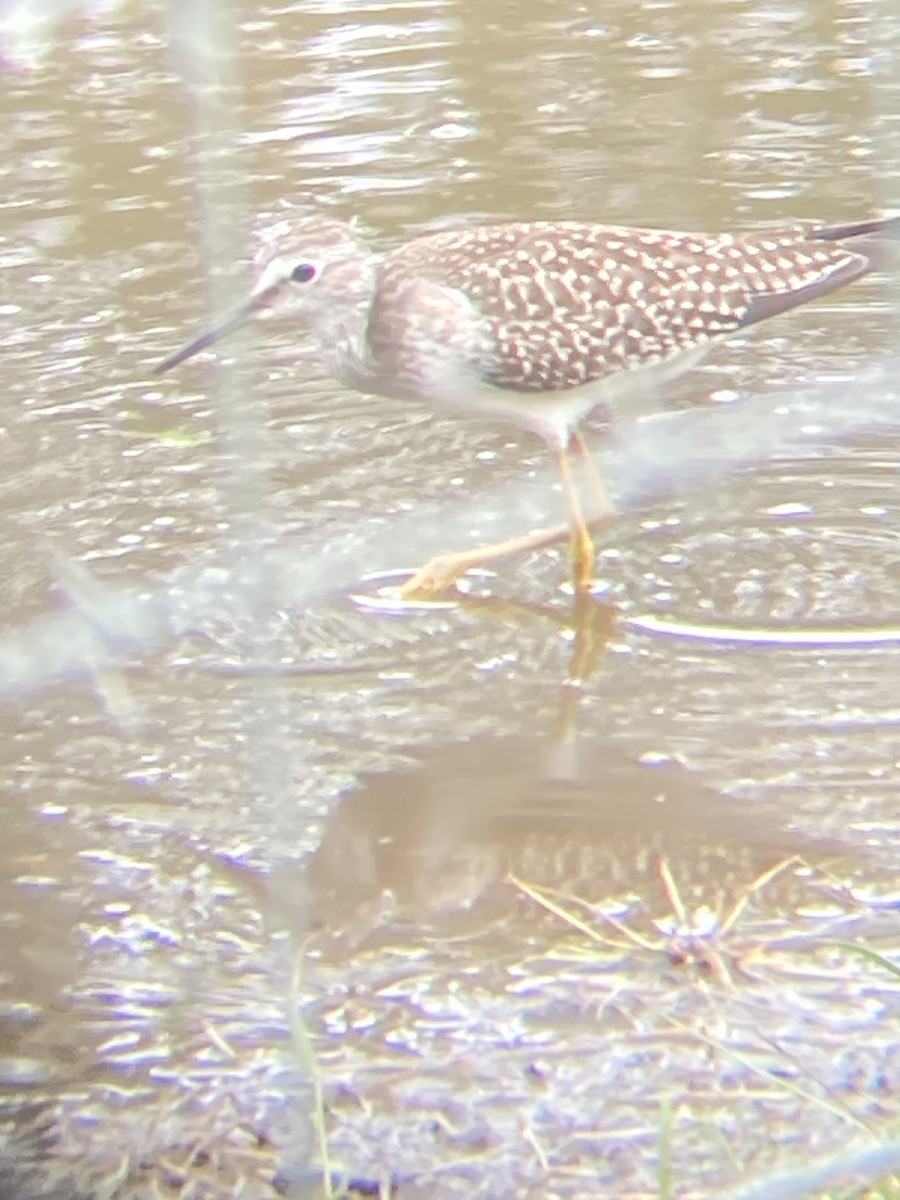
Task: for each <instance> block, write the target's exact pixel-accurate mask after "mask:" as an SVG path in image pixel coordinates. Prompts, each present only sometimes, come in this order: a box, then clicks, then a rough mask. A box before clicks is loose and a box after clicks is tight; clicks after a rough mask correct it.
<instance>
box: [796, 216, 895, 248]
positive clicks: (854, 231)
mask: <svg viewBox="0 0 900 1200" xmlns="http://www.w3.org/2000/svg"><path fill="white" fill-rule="evenodd" d="M872 234H875V235H878V236H882V237H888V238H900V216H896V217H881V218H876V219H875V220H873V221H855V222H853V223H852V224H850V225H823V226H822V227H821V228H820V229H814V230H813V231H812V234H811V236H812V237H814V238H818V239H819V240H820V241H823V242H845V241H849V240H850V239H851V238H858V237H869V236H871V235H872Z"/></svg>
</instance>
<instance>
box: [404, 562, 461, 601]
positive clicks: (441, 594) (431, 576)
mask: <svg viewBox="0 0 900 1200" xmlns="http://www.w3.org/2000/svg"><path fill="white" fill-rule="evenodd" d="M471 565H472V563H471V558H470V557H469V556H467V555H464V554H438V555H436V556H435V557H434V558H432V559H430V561H429V562H427V563H426V564H425V566H424V567H420V568H419V570H418V571H416V572H415V574H414V575H412V576H411V577H410V578H409V579H407V581H406V583H404V584H403V586H402V587H401V588H400V596H401V599H403V600H415V601H423V600H424V601H428V600H445V599H447V593H448V592H455V591H456V588H455V586H454V585H455V583H456V581H457V579H459V577H460V576H461V575H465V573H466V571H467V570H468V569H469V567H470V566H471Z"/></svg>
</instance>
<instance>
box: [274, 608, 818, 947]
mask: <svg viewBox="0 0 900 1200" xmlns="http://www.w3.org/2000/svg"><path fill="white" fill-rule="evenodd" d="M484 611H485V612H486V613H490V615H492V616H494V617H497V616H504V617H509V618H512V619H524V618H527V617H529V616H535V615H543V616H545V617H551V618H552V619H553V620H554V621H556V622H561V621H563V620H565V621H567V622H568V623H569V624H571V628H572V655H571V659H570V664H569V672H568V675H567V678H566V679H565V681H564V682H563V686H562V687H561V689H560V700H559V706H558V710H557V712H556V713H554V714H552V715H551V717H550V718H549V720H548V721H547V728H546V729H545V730H544V731H543V732H542V733H539V734H536V733H535V732H534V731H532V730H528V731H526V732H524V733H522V734H512V735H507V736H503V737H482V738H479V739H477V740H470V739H466V740H463V741H460V742H457V743H450V744H447V745H442V746H436V747H434V748H431V749H427V750H413V751H410V753H409V755H408V758H409V759H411V760H412V765H411V766H409V767H406V768H404V769H402V770H397V771H387V772H383V773H375V774H369V775H365V776H363V777H362V778H361V779H360V780H359V783H358V785H357V786H356V787H355V788H354V789H353V790H352V791H351V792H349V793H347V794H346V795H345V796H344V797H343V800H342V802H341V803H340V805H339V807H338V808H337V810H336V811H335V813H334V815H333V817H332V820H331V823H330V825H329V826H328V828H327V830H326V833H325V836H324V838H323V840H322V842H321V845H320V847H319V849H318V851H317V852H316V853H315V855H314V857H313V859H312V860H311V862H310V864H309V868H308V872H307V876H306V881H305V883H306V887H307V888H308V889H309V892H308V900H309V907H308V909H307V911H308V913H309V916H310V919H311V923H312V926H313V928H318V929H321V930H323V931H329V932H330V933H333V934H337V935H347V937H349V939H350V942H351V943H359V941H360V939H365V937H366V935H367V934H369V933H373V932H374V931H375V930H380V931H381V933H382V934H383V933H384V932H385V930H386V929H387V928H391V929H392V930H393V932H394V934H397V935H400V933H401V931H402V930H403V929H404V928H407V927H414V928H415V929H416V930H417V931H418V933H419V934H421V932H422V931H423V927H424V926H425V925H430V926H431V927H432V928H433V929H434V931H435V932H444V933H446V932H448V931H450V930H452V931H453V932H454V934H455V935H459V934H461V933H462V932H463V931H464V929H465V928H471V929H473V930H474V929H475V928H477V927H478V926H479V925H480V924H482V923H484V922H490V921H495V920H497V919H498V918H499V919H503V920H506V919H511V920H512V921H513V923H516V922H517V921H518V920H519V919H521V918H524V919H527V917H526V916H525V914H528V913H529V912H530V913H531V914H535V915H536V914H537V913H538V910H539V908H540V905H535V904H534V903H531V904H528V903H524V902H523V894H527V892H523V888H522V887H521V886H519V885H521V884H525V885H526V887H527V885H530V886H531V887H532V888H537V889H554V890H556V891H559V892H562V893H565V894H567V895H569V896H573V897H576V896H577V897H579V898H582V899H584V900H589V901H590V902H591V903H592V904H593V905H595V906H600V907H602V908H603V909H604V911H609V912H613V911H614V912H617V913H619V914H620V915H621V916H622V917H623V919H626V920H628V921H629V922H635V929H636V930H643V931H644V933H647V932H652V931H654V930H656V931H657V932H658V923H657V924H654V923H653V922H652V920H651V914H659V913H660V912H666V911H667V912H672V913H674V915H675V916H679V915H680V916H681V917H682V918H683V917H684V916H685V913H686V911H687V909H688V908H690V909H695V908H696V907H697V906H698V905H704V904H706V905H714V906H716V907H717V908H718V910H719V911H720V913H725V912H727V911H728V910H732V911H733V910H734V906H735V905H736V904H739V903H740V901H741V897H743V896H745V895H746V893H747V891H748V889H751V890H752V889H753V888H754V886H755V882H759V881H760V880H761V879H764V878H766V876H767V872H770V871H773V870H774V876H773V879H772V880H771V881H769V882H767V886H766V889H765V890H766V893H767V894H771V893H772V888H773V887H774V888H776V889H778V888H783V887H784V886H785V885H788V886H792V885H791V884H790V880H791V878H792V877H793V875H794V872H792V871H785V872H783V873H782V872H779V871H777V870H776V868H777V867H778V865H779V864H781V863H788V862H789V861H790V860H791V859H792V857H793V856H798V857H801V858H803V859H806V860H810V859H812V860H814V861H820V860H822V859H824V858H826V857H829V856H832V855H834V854H835V852H837V853H840V852H841V848H840V847H836V846H835V845H834V844H833V843H827V844H826V843H824V842H821V841H815V840H814V839H811V838H808V837H804V836H803V835H802V834H797V833H795V832H793V831H790V830H788V829H786V828H783V827H779V826H778V825H777V824H776V823H775V822H774V821H773V818H772V816H771V814H770V813H768V812H764V811H759V810H756V809H754V807H753V806H752V805H748V804H744V803H741V802H739V801H738V800H736V799H733V798H731V797H729V796H727V795H724V794H722V793H721V792H719V791H717V790H716V789H715V788H712V787H710V786H708V785H707V784H705V783H704V782H703V780H702V779H701V778H699V777H698V776H697V775H696V774H694V773H692V772H691V771H689V770H687V769H685V768H684V767H683V766H681V765H680V764H679V763H678V762H677V761H676V760H674V759H672V758H664V757H662V756H660V755H653V756H643V757H642V756H640V755H635V754H633V753H630V752H628V751H627V750H624V749H622V748H620V747H618V746H617V745H615V744H613V743H612V742H611V741H609V740H606V739H604V738H603V737H602V735H597V734H594V735H592V736H590V737H588V736H586V735H581V734H580V733H579V730H578V709H579V701H580V697H581V696H582V694H583V689H582V686H581V685H582V684H583V683H584V682H585V681H586V680H588V679H589V678H590V676H591V674H592V673H593V672H595V671H596V670H597V668H598V666H599V664H600V662H601V661H602V657H603V650H604V647H605V646H606V644H607V642H608V640H609V638H610V636H611V635H612V632H613V630H614V627H615V615H614V612H613V611H612V610H610V609H609V608H606V607H604V606H602V605H600V604H598V603H596V602H595V601H591V600H590V598H587V599H585V598H583V597H582V598H578V599H577V600H576V601H575V606H574V609H573V612H572V614H571V615H570V616H568V617H566V618H561V617H560V614H559V613H558V612H556V611H553V610H536V609H534V608H528V609H524V608H523V607H520V609H519V610H518V611H517V610H516V607H515V606H512V605H509V604H506V605H503V604H502V603H501V602H497V601H489V602H485V605H484ZM782 876H783V877H782ZM272 882H273V889H274V894H273V896H272V901H273V903H274V904H275V906H276V908H278V907H281V905H280V904H279V892H281V893H282V895H281V897H280V898H281V901H282V904H283V902H284V901H285V900H286V895H285V894H284V885H285V882H286V881H285V880H284V879H279V878H278V876H277V874H276V877H275V879H274V880H273V881H272ZM794 886H796V883H795V885H794ZM290 890H291V888H290V886H288V887H287V891H288V892H289V891H290ZM533 899H534V897H533V896H532V900H533ZM304 907H306V906H304ZM294 911H295V912H296V911H297V909H296V907H295V908H294ZM542 915H543V916H544V917H546V911H543V912H542ZM410 922H411V923H412V926H410ZM344 940H345V939H344V938H343V937H339V938H338V943H341V942H343V941H344Z"/></svg>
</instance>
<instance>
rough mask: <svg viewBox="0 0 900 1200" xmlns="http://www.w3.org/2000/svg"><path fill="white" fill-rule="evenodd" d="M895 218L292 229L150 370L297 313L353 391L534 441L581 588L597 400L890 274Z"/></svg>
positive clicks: (328, 365)
mask: <svg viewBox="0 0 900 1200" xmlns="http://www.w3.org/2000/svg"><path fill="white" fill-rule="evenodd" d="M898 229H900V217H898V218H891V219H885V220H869V221H861V222H858V223H855V224H847V225H831V226H829V225H822V224H816V223H815V222H808V223H799V224H795V225H790V226H785V227H780V228H773V229H764V230H762V231H760V232H757V233H748V234H734V233H726V234H698V233H678V232H671V231H665V230H656V229H629V228H624V227H619V226H616V225H592V224H579V223H576V222H573V221H559V222H553V221H534V222H530V223H525V222H513V223H508V224H500V225H485V226H476V227H474V228H468V229H466V228H463V229H454V230H450V231H447V232H443V233H435V234H430V235H427V236H424V237H419V238H416V239H413V240H412V241H408V242H405V243H403V244H402V245H400V246H398V247H396V249H394V250H390V251H389V252H388V253H386V254H383V255H379V254H375V253H373V252H372V251H371V250H369V249H368V248H367V247H366V245H365V244H364V242H363V241H362V240H361V238H360V235H359V233H358V231H357V230H356V229H355V228H354V227H353V226H352V225H350V224H348V223H346V222H344V221H338V220H334V219H332V218H329V217H323V216H313V217H306V218H303V219H300V220H298V221H296V222H295V223H294V224H293V225H292V227H291V229H290V231H289V232H288V233H287V234H285V235H284V237H283V238H281V239H280V240H276V241H273V242H271V243H269V244H267V245H265V246H264V248H263V250H262V251H261V253H260V255H259V256H258V258H257V273H256V278H255V282H254V284H253V286H252V288H251V291H250V294H249V297H248V299H247V300H246V301H244V302H243V303H241V304H240V305H238V306H237V307H236V308H235V309H234V310H232V311H231V312H230V313H227V314H226V315H225V316H224V317H222V319H221V320H219V321H218V322H216V323H215V324H213V325H212V326H211V327H210V328H209V329H207V330H206V331H205V332H203V333H201V334H200V336H199V337H197V338H195V339H194V340H193V341H192V342H190V343H189V344H188V345H186V346H184V347H183V348H182V349H181V350H178V351H176V352H175V353H174V354H172V355H170V356H169V357H168V358H166V359H165V360H164V361H163V362H161V363H160V364H159V365H158V366H157V368H156V372H157V373H161V372H163V371H168V370H169V369H170V368H172V367H174V366H177V365H178V364H179V363H181V362H184V360H185V359H187V358H190V357H191V356H192V355H194V354H196V353H197V352H198V351H200V350H203V349H205V348H206V347H207V346H211V345H212V344H213V343H214V342H216V341H218V339H219V338H221V337H223V336H224V335H225V334H227V333H229V332H231V331H233V330H235V329H237V328H238V327H239V326H241V325H244V324H245V323H246V322H247V321H248V320H250V319H251V318H253V317H255V316H258V315H260V314H264V313H270V312H271V313H274V314H278V315H283V316H285V317H288V318H291V319H294V320H295V321H296V322H297V323H298V325H301V326H302V327H303V328H304V329H305V330H306V331H307V332H309V333H310V334H311V335H312V338H313V340H314V342H315V344H316V346H317V349H318V356H319V358H320V360H321V362H322V365H323V366H324V367H325V369H326V370H327V371H328V372H329V373H330V374H331V375H332V376H333V377H334V378H335V379H336V380H337V381H338V382H340V383H342V384H344V385H345V386H347V387H350V388H354V389H355V390H357V391H360V392H370V393H376V394H378V395H382V396H389V397H393V398H396V399H402V400H414V401H417V402H422V403H425V404H431V405H433V406H434V407H435V408H438V409H442V410H443V409H446V410H449V411H458V412H462V413H468V414H470V415H474V416H477V417H481V418H488V419H494V418H496V419H498V420H506V421H510V422H512V423H513V424H515V425H518V426H520V427H521V428H523V429H527V430H531V431H532V432H534V433H536V434H538V435H540V436H541V437H542V438H543V439H544V440H545V441H546V442H547V443H548V444H549V446H550V448H551V450H552V451H553V454H554V455H555V456H556V459H557V462H558V463H559V467H560V470H561V472H562V480H563V488H564V491H565V496H566V502H567V506H568V518H569V519H568V529H569V530H570V532H571V538H572V567H573V578H574V585H575V588H576V590H578V591H586V590H589V589H590V587H591V583H592V578H593V567H594V544H593V540H592V538H591V533H590V529H589V526H590V525H592V524H596V523H599V522H601V521H605V520H609V519H611V518H612V517H613V516H614V515H615V508H614V506H613V504H612V501H611V500H610V498H609V496H608V495H607V492H606V489H605V487H604V485H603V482H602V479H601V477H600V475H599V473H597V471H596V470H595V469H591V470H590V472H589V475H590V480H591V483H592V487H591V489H590V500H591V503H590V505H589V507H588V508H587V509H586V508H585V506H583V504H582V498H581V495H580V494H579V488H578V487H577V486H576V480H575V477H574V474H573V470H572V464H571V460H570V455H571V454H575V455H576V456H577V457H578V458H579V459H581V460H583V463H584V465H585V466H586V467H587V466H590V463H589V459H588V456H587V451H586V449H585V446H584V443H583V441H582V439H581V436H580V434H579V433H578V425H579V423H580V421H581V420H582V418H583V417H584V416H585V415H586V414H587V413H589V412H590V411H591V409H593V408H595V407H596V406H597V405H599V404H605V405H610V406H611V409H612V411H613V413H615V409H616V407H617V406H618V405H620V404H622V403H624V402H625V401H627V400H628V397H629V394H631V393H635V392H640V391H641V390H642V389H644V390H646V389H648V388H650V389H652V388H655V387H656V386H657V385H658V384H659V383H663V382H665V381H666V380H668V379H671V378H673V377H674V376H676V375H680V374H681V373H682V372H684V371H686V370H688V369H689V368H690V367H692V366H693V365H695V364H696V363H697V362H698V360H699V359H700V358H701V357H702V356H703V354H704V353H705V352H706V351H707V350H708V349H709V347H710V345H711V344H712V343H714V342H716V341H719V340H720V339H722V338H725V337H728V336H729V334H733V333H736V332H738V331H740V330H743V329H746V328H747V327H748V326H750V325H756V324H757V323H758V322H760V321H764V320H768V318H769V317H774V316H777V315H778V314H779V313H783V312H786V311H787V310H788V309H791V308H796V307H797V306H798V305H800V304H806V303H808V302H809V301H811V300H816V299H817V298H818V297H820V296H827V295H828V294H829V293H830V292H833V291H836V290H837V289H838V288H841V287H844V286H845V285H846V284H848V283H852V282H853V280H855V279H859V278H860V276H862V275H866V274H868V273H869V272H870V271H873V270H877V269H879V268H880V267H882V266H883V265H885V262H886V257H887V256H886V240H885V238H883V237H882V236H881V235H886V236H887V237H895V236H896V234H897V232H898ZM561 534H562V535H563V536H564V535H565V528H564V527H555V528H554V529H550V530H542V531H538V532H532V533H528V534H525V535H524V536H521V537H516V538H510V539H509V540H507V541H503V542H499V543H497V544H495V545H492V546H484V547H481V548H479V549H473V550H463V551H460V552H458V553H450V554H442V555H440V556H439V557H437V558H435V559H433V560H432V561H431V562H429V563H428V564H427V565H426V566H425V567H423V568H422V569H421V570H420V571H418V572H416V573H415V574H414V575H413V576H412V577H411V578H410V579H409V580H408V581H407V583H406V584H405V585H404V587H403V589H402V594H403V595H404V596H405V597H407V598H428V597H432V596H435V595H437V594H439V593H440V592H441V591H443V590H444V589H445V588H447V587H448V586H449V585H450V584H451V583H453V582H454V581H455V580H456V579H458V578H459V577H460V576H462V575H464V574H465V572H466V571H468V570H470V569H471V568H473V567H476V566H481V565H483V564H484V563H486V562H489V561H491V560H492V559H494V558H497V557H499V556H501V555H504V554H511V553H515V552H517V551H525V550H529V549H534V548H537V547H539V546H543V545H546V544H548V542H550V541H552V540H555V539H557V538H558V537H559V536H560V535H561Z"/></svg>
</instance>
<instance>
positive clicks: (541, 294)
mask: <svg viewBox="0 0 900 1200" xmlns="http://www.w3.org/2000/svg"><path fill="white" fill-rule="evenodd" d="M845 228H846V230H848V231H849V232H848V233H847V236H853V235H854V230H855V229H856V227H852V226H848V227H845ZM859 229H860V230H861V231H862V232H864V233H868V232H870V229H869V226H868V225H867V226H865V227H862V226H861V227H859ZM857 245H858V247H859V252H857ZM871 265H872V264H871V259H870V255H868V254H867V253H866V243H865V242H864V241H863V240H862V239H861V240H860V242H859V243H856V244H854V247H853V249H850V248H848V247H847V246H845V245H844V244H842V243H841V242H840V241H838V240H834V239H832V238H831V237H830V236H829V231H828V230H825V229H823V228H821V227H818V228H817V227H814V226H796V227H792V228H789V229H779V230H773V231H766V232H762V233H760V234H758V235H752V236H748V237H741V238H738V237H735V236H733V235H722V236H701V235H696V234H689V233H668V232H662V231H656V230H640V229H638V230H635V229H625V228H619V227H615V226H600V225H581V224H577V223H573V222H562V223H545V222H535V223H531V224H521V223H517V224H508V225H498V226H484V227H479V228H474V229H471V230H453V231H449V232H447V233H439V234H435V235H432V236H429V237H424V238H420V239H418V240H415V241H412V242H408V243H406V244H405V245H403V246H401V247H400V248H399V249H397V250H395V251H394V252H392V253H391V254H389V255H388V256H387V257H386V258H385V260H384V262H383V264H382V268H381V276H380V289H379V292H380V296H376V299H375V302H374V304H373V307H372V312H371V315H370V322H369V339H370V344H371V345H372V348H373V351H374V353H375V355H376V357H377V356H379V355H381V356H384V355H388V356H389V355H390V354H391V353H396V350H397V346H398V343H399V342H402V339H403V331H402V330H400V329H398V328H397V327H396V320H397V311H398V309H397V306H396V305H393V307H392V305H391V303H390V302H391V299H392V297H393V298H394V299H395V298H396V295H397V293H398V292H399V291H402V290H403V289H404V288H407V289H408V288H410V287H411V286H414V285H415V283H416V281H427V282H428V283H430V284H432V285H437V286H438V287H440V288H441V289H452V290H454V291H455V292H457V293H459V294H461V295H460V296H459V299H460V300H461V298H462V297H465V298H466V300H467V301H468V302H469V303H470V304H471V306H473V307H474V318H475V320H474V322H473V320H472V318H471V317H469V319H468V320H466V319H465V313H464V312H463V311H462V308H460V306H459V305H457V306H456V310H455V312H452V311H451V309H452V307H453V306H451V307H450V308H444V309H442V306H441V305H440V304H439V305H436V306H435V309H436V312H435V313H434V314H431V315H432V316H434V317H435V319H437V320H439V321H440V322H441V326H440V328H435V329H434V332H433V338H432V342H433V344H440V345H443V346H444V347H445V348H447V347H449V348H450V349H451V350H452V352H453V353H457V354H460V353H462V354H465V356H466V357H467V358H468V359H470V360H473V359H476V358H477V364H478V371H479V373H480V375H481V376H482V378H484V379H485V380H486V381H488V382H490V383H492V384H494V385H496V386H498V387H502V388H508V389H511V390H516V391H542V392H548V391H557V390H564V389H567V388H573V387H578V386H581V385H583V384H586V383H590V382H593V381H595V380H600V379H603V378H604V377H605V376H607V375H611V374H613V373H617V372H620V371H622V370H628V369H634V368H636V367H641V366H648V365H652V364H654V363H658V362H661V361H663V360H666V359H670V358H673V357H675V356H676V355H678V354H679V353H681V352H683V351H687V350H690V349H692V348H694V347H697V346H700V345H702V344H703V343H705V342H709V341H710V340H712V339H715V338H719V337H723V336H725V335H727V334H729V333H732V332H734V331H736V330H738V329H741V328H743V327H744V326H746V325H750V324H754V323H755V322H756V321H759V320H762V319H764V318H765V317H769V316H773V315H775V314H776V313H778V312H782V311H785V310H787V309H790V308H793V307H795V306H796V305H798V304H802V303H804V302H806V301H808V300H810V299H813V298H815V297H816V296H818V295H825V294H827V293H828V292H831V291H833V290H834V289H836V288H839V287H843V286H844V285H845V284H847V283H850V282H851V281H852V280H853V279H855V278H857V277H858V276H860V275H863V274H865V273H866V271H868V270H870V269H871ZM463 307H467V306H463ZM414 308H415V305H410V304H407V305H406V306H405V310H406V312H407V313H409V312H410V311H411V310H412V309H414ZM430 319H431V317H430V316H429V314H428V313H426V312H420V313H419V314H418V325H419V333H420V334H421V332H422V329H423V328H425V327H427V325H428V322H429V320H430ZM476 330H477V336H476ZM392 348H393V349H392Z"/></svg>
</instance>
